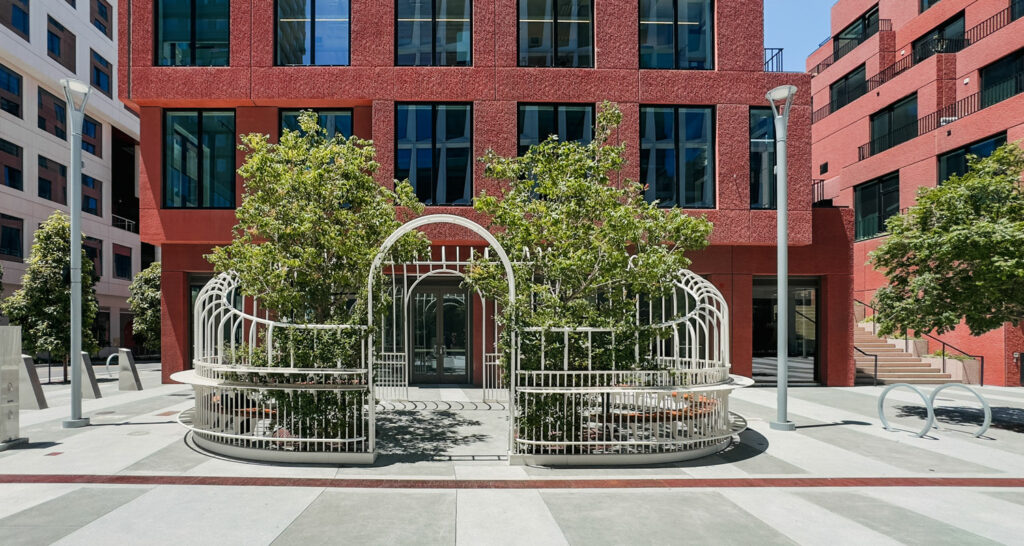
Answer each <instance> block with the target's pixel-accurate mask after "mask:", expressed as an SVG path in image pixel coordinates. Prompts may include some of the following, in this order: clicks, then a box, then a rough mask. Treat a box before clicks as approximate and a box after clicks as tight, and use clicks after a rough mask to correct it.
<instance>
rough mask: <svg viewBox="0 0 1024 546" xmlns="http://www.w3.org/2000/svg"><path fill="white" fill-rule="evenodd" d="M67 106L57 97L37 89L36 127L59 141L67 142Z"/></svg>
mask: <svg viewBox="0 0 1024 546" xmlns="http://www.w3.org/2000/svg"><path fill="white" fill-rule="evenodd" d="M67 121H68V114H67V105H66V104H65V103H64V101H63V100H61V99H58V98H57V95H54V94H53V93H50V92H49V91H47V90H45V89H43V88H42V87H40V88H39V122H38V126H39V128H40V129H42V130H43V131H46V132H47V133H50V134H51V135H53V136H55V137H57V138H59V139H61V140H67V139H68V133H67Z"/></svg>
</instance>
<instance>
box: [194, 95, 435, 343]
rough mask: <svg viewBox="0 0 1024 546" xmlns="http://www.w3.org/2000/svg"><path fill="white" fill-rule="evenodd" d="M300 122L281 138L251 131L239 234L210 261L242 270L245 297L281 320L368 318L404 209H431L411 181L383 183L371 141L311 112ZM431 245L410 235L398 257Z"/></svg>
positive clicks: (322, 321) (244, 139)
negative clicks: (379, 258)
mask: <svg viewBox="0 0 1024 546" xmlns="http://www.w3.org/2000/svg"><path fill="white" fill-rule="evenodd" d="M299 126H300V127H301V131H285V132H284V134H283V135H282V136H281V139H280V143H279V144H272V143H270V141H269V137H268V135H265V134H259V133H253V134H249V135H243V136H242V137H241V140H242V143H243V145H242V146H241V149H242V150H243V151H245V152H246V154H247V157H246V161H245V164H244V165H242V167H241V168H240V169H239V170H238V172H239V173H240V174H241V175H242V178H244V179H245V196H244V197H243V200H242V205H241V206H240V207H238V210H237V211H236V215H237V218H238V223H237V225H236V226H235V229H234V240H233V241H232V243H231V244H229V245H227V246H223V247H218V248H216V249H214V251H213V253H212V254H211V255H210V256H208V258H209V259H210V261H211V262H212V263H213V265H214V267H215V269H216V270H218V271H234V272H235V273H237V274H238V275H239V277H240V280H241V286H242V290H243V291H244V293H245V295H247V296H255V297H258V298H259V300H260V305H261V307H262V308H265V309H269V310H271V311H273V312H274V313H276V314H277V316H278V317H279V318H281V319H285V320H290V321H292V322H306V323H318V324H363V323H365V322H366V321H365V317H366V307H365V301H366V280H367V274H368V273H369V270H370V264H371V262H372V261H373V258H374V257H375V256H376V254H377V250H378V248H379V247H380V245H381V244H382V243H383V242H384V240H385V239H386V238H387V237H388V236H389V235H390V234H391V233H392V232H393V231H394V230H395V229H397V228H398V227H399V226H400V225H401V221H400V220H399V212H400V213H401V214H405V215H412V214H416V213H419V212H421V211H422V210H423V206H422V205H421V204H420V203H419V201H418V200H417V199H416V196H415V193H414V192H413V189H412V186H410V185H409V183H408V182H407V181H406V182H401V183H397V184H396V185H395V190H394V191H390V190H388V189H387V188H384V187H382V186H381V185H380V184H378V183H377V181H376V180H375V179H374V177H373V174H374V172H376V170H377V169H378V167H379V165H378V164H377V162H376V161H375V159H374V157H375V153H376V152H375V150H374V148H373V145H372V143H371V142H369V141H365V140H360V139H358V138H356V137H352V138H349V139H345V138H343V137H341V136H337V137H335V138H333V139H332V138H328V137H327V132H326V130H324V129H323V128H322V127H320V126H319V125H318V124H317V115H316V114H315V113H314V112H311V111H305V112H303V113H302V114H301V115H300V116H299ZM396 205H397V207H398V209H397V210H398V211H399V212H396ZM427 244H428V243H427V241H426V240H425V239H424V238H423V237H422V236H419V235H414V234H410V235H409V236H406V237H403V238H402V239H401V240H400V241H399V242H398V243H397V244H396V245H395V247H394V249H393V255H394V256H396V257H398V258H411V257H412V256H414V255H416V254H417V253H418V252H422V251H424V250H425V249H426V248H427ZM376 284H377V286H379V287H381V292H380V293H379V294H375V295H374V298H375V302H380V303H381V304H384V303H385V302H386V300H385V297H384V296H385V294H384V292H383V283H382V282H378V283H376Z"/></svg>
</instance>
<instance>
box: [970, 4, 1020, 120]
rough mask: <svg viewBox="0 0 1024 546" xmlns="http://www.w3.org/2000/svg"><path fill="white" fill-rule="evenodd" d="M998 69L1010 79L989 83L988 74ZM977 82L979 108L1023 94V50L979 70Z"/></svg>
mask: <svg viewBox="0 0 1024 546" xmlns="http://www.w3.org/2000/svg"><path fill="white" fill-rule="evenodd" d="M1022 3H1024V1H1022ZM999 69H1004V70H1007V71H1008V72H1009V73H1010V77H1009V78H1004V79H1001V80H999V81H996V82H995V83H992V82H989V81H988V80H989V79H990V78H991V76H990V73H991V72H992V71H994V70H999ZM978 80H979V84H980V85H979V93H980V94H981V95H980V99H981V103H980V106H981V108H988V107H989V106H994V105H996V104H999V103H1000V102H1003V101H1005V100H1008V99H1010V98H1012V97H1015V96H1017V95H1019V94H1021V93H1024V49H1018V50H1016V51H1014V52H1012V53H1010V54H1008V55H1004V56H1002V57H1000V58H998V59H996V60H995V61H992V62H991V63H989V64H987V65H985V66H983V67H981V68H979V69H978Z"/></svg>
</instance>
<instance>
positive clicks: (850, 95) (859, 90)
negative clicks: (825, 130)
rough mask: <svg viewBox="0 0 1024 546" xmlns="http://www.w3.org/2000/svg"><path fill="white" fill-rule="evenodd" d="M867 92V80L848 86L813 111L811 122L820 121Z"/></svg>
mask: <svg viewBox="0 0 1024 546" xmlns="http://www.w3.org/2000/svg"><path fill="white" fill-rule="evenodd" d="M867 92H868V89H867V82H864V83H861V84H858V85H853V86H849V87H847V88H846V90H844V91H843V92H842V93H839V94H837V95H835V96H833V97H832V100H831V101H829V103H828V104H826V105H825V106H822V107H821V108H818V109H817V110H815V111H814V112H812V113H811V123H818V122H819V121H821V120H823V119H825V118H826V117H828V115H829V114H831V113H832V112H835V111H836V110H839V109H840V108H842V107H844V106H846V105H847V104H850V103H851V102H853V101H855V100H857V99H859V98H860V97H862V96H864V95H865V94H866V93H867Z"/></svg>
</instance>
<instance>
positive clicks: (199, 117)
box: [182, 110, 206, 208]
mask: <svg viewBox="0 0 1024 546" xmlns="http://www.w3.org/2000/svg"><path fill="white" fill-rule="evenodd" d="M196 127H198V130H197V131H196V162H197V164H196V194H197V195H196V206H197V207H198V208H203V162H204V161H205V159H206V157H205V156H206V153H205V152H204V151H203V111H202V110H196ZM182 157H184V154H182ZM186 161H187V160H186Z"/></svg>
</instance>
